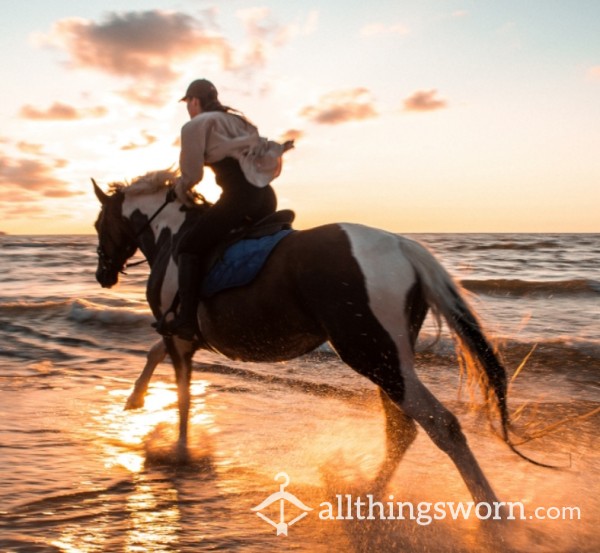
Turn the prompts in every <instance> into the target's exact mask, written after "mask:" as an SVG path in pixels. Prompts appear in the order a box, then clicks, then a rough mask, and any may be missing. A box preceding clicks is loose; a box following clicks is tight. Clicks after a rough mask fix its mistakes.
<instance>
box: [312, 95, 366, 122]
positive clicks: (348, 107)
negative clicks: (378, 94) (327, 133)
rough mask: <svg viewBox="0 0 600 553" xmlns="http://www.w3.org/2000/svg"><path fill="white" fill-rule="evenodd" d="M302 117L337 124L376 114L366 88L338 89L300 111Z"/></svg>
mask: <svg viewBox="0 0 600 553" xmlns="http://www.w3.org/2000/svg"><path fill="white" fill-rule="evenodd" d="M300 115H301V116H302V117H306V118H307V119H309V120H310V121H313V122H315V123H320V124H324V125H338V124H340V123H347V122H348V121H360V120H363V119H371V118H373V117H376V116H377V111H376V110H375V107H374V106H373V99H372V97H371V93H370V92H369V90H367V89H366V88H354V89H352V90H339V91H335V92H331V93H329V94H326V95H325V96H322V97H321V98H320V101H319V104H318V105H316V106H307V107H305V108H303V109H302V110H301V111H300Z"/></svg>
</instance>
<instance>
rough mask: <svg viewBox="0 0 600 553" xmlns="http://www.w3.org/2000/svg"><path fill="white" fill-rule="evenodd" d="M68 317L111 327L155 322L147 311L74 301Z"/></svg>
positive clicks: (77, 320) (145, 324)
mask: <svg viewBox="0 0 600 553" xmlns="http://www.w3.org/2000/svg"><path fill="white" fill-rule="evenodd" d="M67 317H68V318H69V319H71V320H73V321H76V322H79V323H88V322H98V323H102V324H106V325H111V326H112V325H115V326H119V325H127V326H131V325H139V326H142V325H144V326H147V325H148V324H150V322H151V321H153V320H154V319H153V318H152V315H151V314H150V312H149V311H148V310H147V309H145V310H135V309H131V308H130V307H107V306H105V305H99V304H94V303H92V302H88V301H85V300H75V301H73V302H72V303H71V306H70V310H69V313H68V316H67Z"/></svg>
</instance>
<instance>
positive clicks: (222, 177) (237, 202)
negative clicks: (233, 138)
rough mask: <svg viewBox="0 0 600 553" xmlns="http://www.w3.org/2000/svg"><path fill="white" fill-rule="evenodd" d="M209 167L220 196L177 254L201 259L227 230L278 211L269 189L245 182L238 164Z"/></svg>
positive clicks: (223, 162) (229, 161) (224, 162)
mask: <svg viewBox="0 0 600 553" xmlns="http://www.w3.org/2000/svg"><path fill="white" fill-rule="evenodd" d="M211 167H212V169H213V170H214V172H215V177H216V182H217V184H218V185H219V186H220V187H221V188H222V189H223V192H222V194H221V197H220V198H219V200H218V201H217V202H216V203H215V205H213V206H212V207H211V208H210V209H209V210H208V211H207V212H206V214H205V215H203V216H202V217H200V218H199V219H198V221H197V222H196V224H195V225H194V226H193V227H191V228H190V229H189V230H188V231H187V232H186V233H185V234H184V235H183V236H182V237H181V241H180V242H179V247H178V249H177V253H178V254H179V253H193V254H197V255H199V256H202V255H204V254H206V253H208V251H209V250H210V249H211V248H213V247H214V246H216V245H217V243H218V242H219V241H220V240H221V239H222V238H224V237H225V235H226V234H227V233H228V232H229V231H230V230H232V229H234V228H237V227H241V226H242V225H244V224H247V223H248V222H256V221H259V220H260V219H262V218H263V217H266V216H267V215H270V214H271V213H274V212H275V210H276V208H277V199H276V197H275V192H274V191H273V188H271V186H270V185H269V186H266V187H264V188H258V187H257V186H254V185H253V184H251V183H250V182H248V181H247V180H246V177H245V176H244V173H243V172H242V170H241V168H240V164H239V163H238V162H237V160H235V159H233V158H225V159H223V160H221V161H218V162H216V163H213V164H211Z"/></svg>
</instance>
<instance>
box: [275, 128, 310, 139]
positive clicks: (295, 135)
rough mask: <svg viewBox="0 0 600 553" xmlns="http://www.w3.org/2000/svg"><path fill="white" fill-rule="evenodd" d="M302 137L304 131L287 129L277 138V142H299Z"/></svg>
mask: <svg viewBox="0 0 600 553" xmlns="http://www.w3.org/2000/svg"><path fill="white" fill-rule="evenodd" d="M303 136H304V131H301V130H299V129H289V130H287V131H285V132H284V133H283V134H282V135H281V136H280V137H279V142H285V141H287V140H299V139H300V138H302V137H303Z"/></svg>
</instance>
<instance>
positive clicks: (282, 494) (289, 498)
mask: <svg viewBox="0 0 600 553" xmlns="http://www.w3.org/2000/svg"><path fill="white" fill-rule="evenodd" d="M280 479H283V484H280V485H279V491H278V492H275V493H272V494H271V495H270V496H269V497H267V499H265V500H264V501H263V502H262V503H261V504H260V505H257V506H256V507H253V508H252V510H253V511H255V512H256V514H257V515H258V516H259V517H260V518H262V519H263V520H264V521H265V522H266V523H267V524H270V525H271V526H273V527H274V528H275V530H277V535H278V536H281V535H283V536H287V535H288V528H289V527H290V526H292V525H293V524H296V522H298V521H299V520H302V519H303V518H304V517H305V516H306V515H307V514H308V511H312V508H311V507H307V506H306V505H305V504H304V503H302V501H300V500H299V499H298V498H297V497H296V496H295V495H293V494H291V493H289V492H286V491H285V488H287V487H288V486H289V484H290V477H289V476H288V475H287V474H286V473H285V472H280V473H278V474H276V475H275V481H276V482H277V481H278V480H280ZM286 502H289V503H291V504H292V505H293V506H294V507H296V508H297V509H300V510H301V511H302V513H300V514H299V515H297V516H295V517H294V518H292V519H291V520H289V521H286V518H285V507H286ZM274 503H275V504H277V503H279V512H278V515H279V521H276V520H272V519H271V518H270V517H268V516H267V515H265V514H264V513H261V511H262V510H264V509H266V508H267V507H269V506H271V505H272V504H274Z"/></svg>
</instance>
